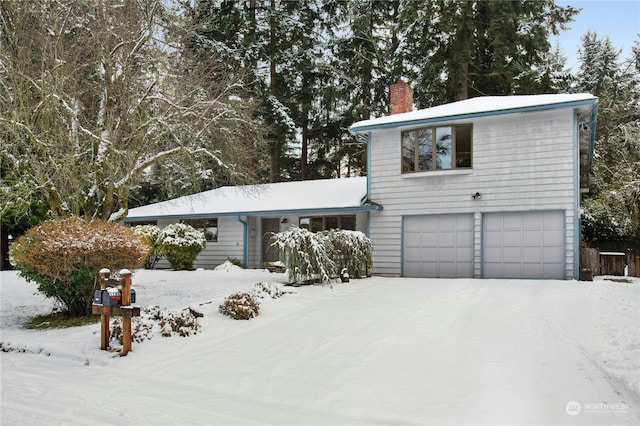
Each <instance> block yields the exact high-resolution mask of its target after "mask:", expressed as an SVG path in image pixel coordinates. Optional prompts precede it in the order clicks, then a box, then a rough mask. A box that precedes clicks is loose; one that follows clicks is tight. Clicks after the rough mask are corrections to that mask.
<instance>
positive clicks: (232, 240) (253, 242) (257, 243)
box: [156, 212, 367, 269]
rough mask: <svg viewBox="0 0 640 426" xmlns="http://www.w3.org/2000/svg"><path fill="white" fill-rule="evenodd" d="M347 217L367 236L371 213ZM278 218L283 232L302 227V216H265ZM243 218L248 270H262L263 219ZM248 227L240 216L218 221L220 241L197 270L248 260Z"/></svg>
mask: <svg viewBox="0 0 640 426" xmlns="http://www.w3.org/2000/svg"><path fill="white" fill-rule="evenodd" d="M335 214H336V213H333V212H332V213H327V214H326V215H335ZM344 214H345V215H351V214H355V215H356V229H357V230H358V231H361V232H363V233H365V234H366V232H367V212H356V213H349V212H346V213H344ZM303 216H325V214H323V213H322V212H318V213H314V214H305V215H303ZM265 217H277V218H278V219H280V221H282V219H283V218H287V223H280V232H282V231H285V230H287V229H289V228H290V227H292V226H294V225H298V223H299V220H300V215H293V214H282V215H281V216H265ZM241 219H242V220H243V221H245V222H247V232H248V247H247V255H248V259H247V262H246V264H247V267H248V268H262V236H263V234H264V232H263V230H262V217H260V216H250V217H246V216H241ZM172 222H174V220H159V221H158V226H159V227H161V228H163V227H165V226H167V225H168V224H170V223H172ZM244 254H245V253H244V224H243V223H242V222H240V221H238V217H237V216H223V217H219V218H218V241H207V247H206V248H205V249H204V250H203V251H202V252H200V254H199V255H198V258H197V259H196V262H195V263H194V265H193V266H194V268H204V269H213V268H215V267H216V266H218V265H220V264H222V263H224V262H225V261H226V260H227V257H232V258H235V259H239V260H243V258H244ZM156 267H157V268H158V269H168V268H170V267H171V266H170V265H169V262H167V260H166V259H162V260H161V261H160V262H158V265H157V266H156Z"/></svg>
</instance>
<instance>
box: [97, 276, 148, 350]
mask: <svg viewBox="0 0 640 426" xmlns="http://www.w3.org/2000/svg"><path fill="white" fill-rule="evenodd" d="M110 275H111V271H110V270H109V269H107V268H104V269H101V270H100V292H101V293H100V294H101V295H102V294H103V292H104V291H106V290H107V287H112V286H113V285H117V284H121V285H122V290H121V291H120V294H121V300H120V304H119V305H109V306H107V305H105V304H103V303H96V301H95V300H94V303H93V306H92V307H91V312H92V313H94V314H99V315H100V349H102V350H107V349H108V348H109V333H110V330H109V328H110V327H109V320H110V318H111V317H122V353H121V354H122V356H125V355H127V354H128V353H129V351H130V350H131V342H132V336H131V318H132V317H138V316H140V308H139V307H136V306H131V271H129V270H128V269H123V270H121V271H120V276H121V277H122V279H121V280H115V279H111V278H109V277H110Z"/></svg>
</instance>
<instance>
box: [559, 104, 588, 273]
mask: <svg viewBox="0 0 640 426" xmlns="http://www.w3.org/2000/svg"><path fill="white" fill-rule="evenodd" d="M580 127H581V124H580V122H579V120H578V111H574V113H573V144H574V150H575V154H574V161H575V164H574V166H573V168H574V172H573V176H574V178H573V181H574V182H573V185H574V187H575V189H574V195H573V198H574V199H573V204H574V205H573V279H575V280H579V279H580V241H581V240H582V235H581V233H582V223H581V218H580V200H581V196H580ZM591 134H592V135H593V132H592V133H591ZM592 152H593V148H592ZM590 156H591V154H590ZM565 260H566V258H565Z"/></svg>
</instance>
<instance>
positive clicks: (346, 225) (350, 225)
mask: <svg viewBox="0 0 640 426" xmlns="http://www.w3.org/2000/svg"><path fill="white" fill-rule="evenodd" d="M340 228H341V229H346V230H347V231H355V230H356V217H355V216H342V217H341V223H340Z"/></svg>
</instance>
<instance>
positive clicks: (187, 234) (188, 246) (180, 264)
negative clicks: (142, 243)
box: [158, 223, 207, 270]
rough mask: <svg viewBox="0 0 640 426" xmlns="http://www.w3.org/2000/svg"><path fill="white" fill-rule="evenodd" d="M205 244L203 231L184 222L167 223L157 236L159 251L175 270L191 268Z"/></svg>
mask: <svg viewBox="0 0 640 426" xmlns="http://www.w3.org/2000/svg"><path fill="white" fill-rule="evenodd" d="M206 245H207V240H206V239H205V236H204V233H203V232H202V231H198V230H197V229H195V228H194V227H193V226H191V225H189V224H186V223H172V224H170V225H167V226H166V227H164V228H162V230H161V231H160V235H159V236H158V248H159V249H160V253H162V254H163V255H164V256H165V257H166V258H167V260H168V261H169V263H170V264H171V267H172V268H173V269H175V270H185V269H186V270H189V269H193V262H195V260H196V258H197V257H198V254H199V253H200V252H201V251H202V250H203V249H204V248H205V247H206Z"/></svg>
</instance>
